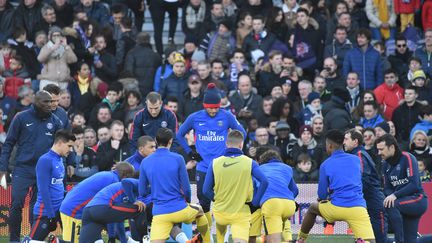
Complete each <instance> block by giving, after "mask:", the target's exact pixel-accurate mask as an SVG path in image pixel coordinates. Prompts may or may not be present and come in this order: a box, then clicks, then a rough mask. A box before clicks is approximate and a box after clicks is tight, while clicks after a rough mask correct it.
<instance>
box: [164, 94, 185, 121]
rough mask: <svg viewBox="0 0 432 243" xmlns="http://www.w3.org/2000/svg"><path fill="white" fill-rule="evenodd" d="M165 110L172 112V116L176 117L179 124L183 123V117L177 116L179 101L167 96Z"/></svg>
mask: <svg viewBox="0 0 432 243" xmlns="http://www.w3.org/2000/svg"><path fill="white" fill-rule="evenodd" d="M165 108H166V109H168V110H170V111H172V112H173V113H174V115H175V116H176V119H177V121H178V122H179V123H183V121H184V117H183V115H181V114H179V113H178V111H179V100H178V99H177V97H175V96H169V97H168V98H167V101H166V105H165Z"/></svg>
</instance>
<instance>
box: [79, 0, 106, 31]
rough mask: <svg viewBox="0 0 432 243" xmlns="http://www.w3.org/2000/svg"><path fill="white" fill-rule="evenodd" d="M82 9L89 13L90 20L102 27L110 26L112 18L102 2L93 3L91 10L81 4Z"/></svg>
mask: <svg viewBox="0 0 432 243" xmlns="http://www.w3.org/2000/svg"><path fill="white" fill-rule="evenodd" d="M80 7H82V8H83V9H84V11H85V12H86V13H87V16H88V18H89V20H94V21H96V22H97V23H98V24H99V25H100V26H104V25H108V24H109V19H110V17H111V16H110V13H109V10H108V8H106V7H105V6H104V5H103V3H102V2H96V1H93V4H92V5H91V6H90V7H89V8H86V7H84V6H83V5H82V4H80Z"/></svg>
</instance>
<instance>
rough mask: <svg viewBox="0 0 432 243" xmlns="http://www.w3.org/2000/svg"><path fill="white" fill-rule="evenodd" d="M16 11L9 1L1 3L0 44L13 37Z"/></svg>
mask: <svg viewBox="0 0 432 243" xmlns="http://www.w3.org/2000/svg"><path fill="white" fill-rule="evenodd" d="M14 15H15V10H14V8H13V6H12V5H11V4H10V2H9V1H8V0H5V1H1V2H0V16H1V17H0V23H1V24H0V33H1V34H0V42H3V41H5V40H7V39H8V38H10V37H11V35H12V31H13V26H14V18H15V16H14Z"/></svg>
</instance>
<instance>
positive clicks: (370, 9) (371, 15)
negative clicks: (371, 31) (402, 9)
mask: <svg viewBox="0 0 432 243" xmlns="http://www.w3.org/2000/svg"><path fill="white" fill-rule="evenodd" d="M386 1H387V9H388V11H389V20H388V24H389V25H390V27H396V18H397V16H396V13H395V9H394V6H393V0H386ZM365 11H366V15H367V17H368V19H369V21H370V22H369V27H371V28H380V26H381V24H382V21H381V20H380V18H379V14H378V8H377V7H376V6H375V4H374V0H367V1H366V7H365Z"/></svg>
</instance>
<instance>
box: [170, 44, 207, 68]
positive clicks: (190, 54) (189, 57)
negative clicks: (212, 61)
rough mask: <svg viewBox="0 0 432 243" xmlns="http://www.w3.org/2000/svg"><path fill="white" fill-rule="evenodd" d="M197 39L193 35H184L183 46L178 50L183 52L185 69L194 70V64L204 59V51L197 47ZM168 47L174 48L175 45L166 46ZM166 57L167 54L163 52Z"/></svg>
mask: <svg viewBox="0 0 432 243" xmlns="http://www.w3.org/2000/svg"><path fill="white" fill-rule="evenodd" d="M198 41H199V40H198V39H197V38H196V37H195V36H186V37H185V41H184V48H183V49H182V50H180V51H179V52H180V53H183V57H184V59H185V64H186V69H187V70H189V71H191V70H196V69H197V68H196V65H197V64H198V62H200V61H204V60H205V53H204V52H203V51H201V50H200V49H199V48H198V47H199V46H198ZM168 49H172V50H174V51H175V50H176V48H175V47H168ZM165 56H166V57H168V56H169V55H168V56H167V54H165Z"/></svg>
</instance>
